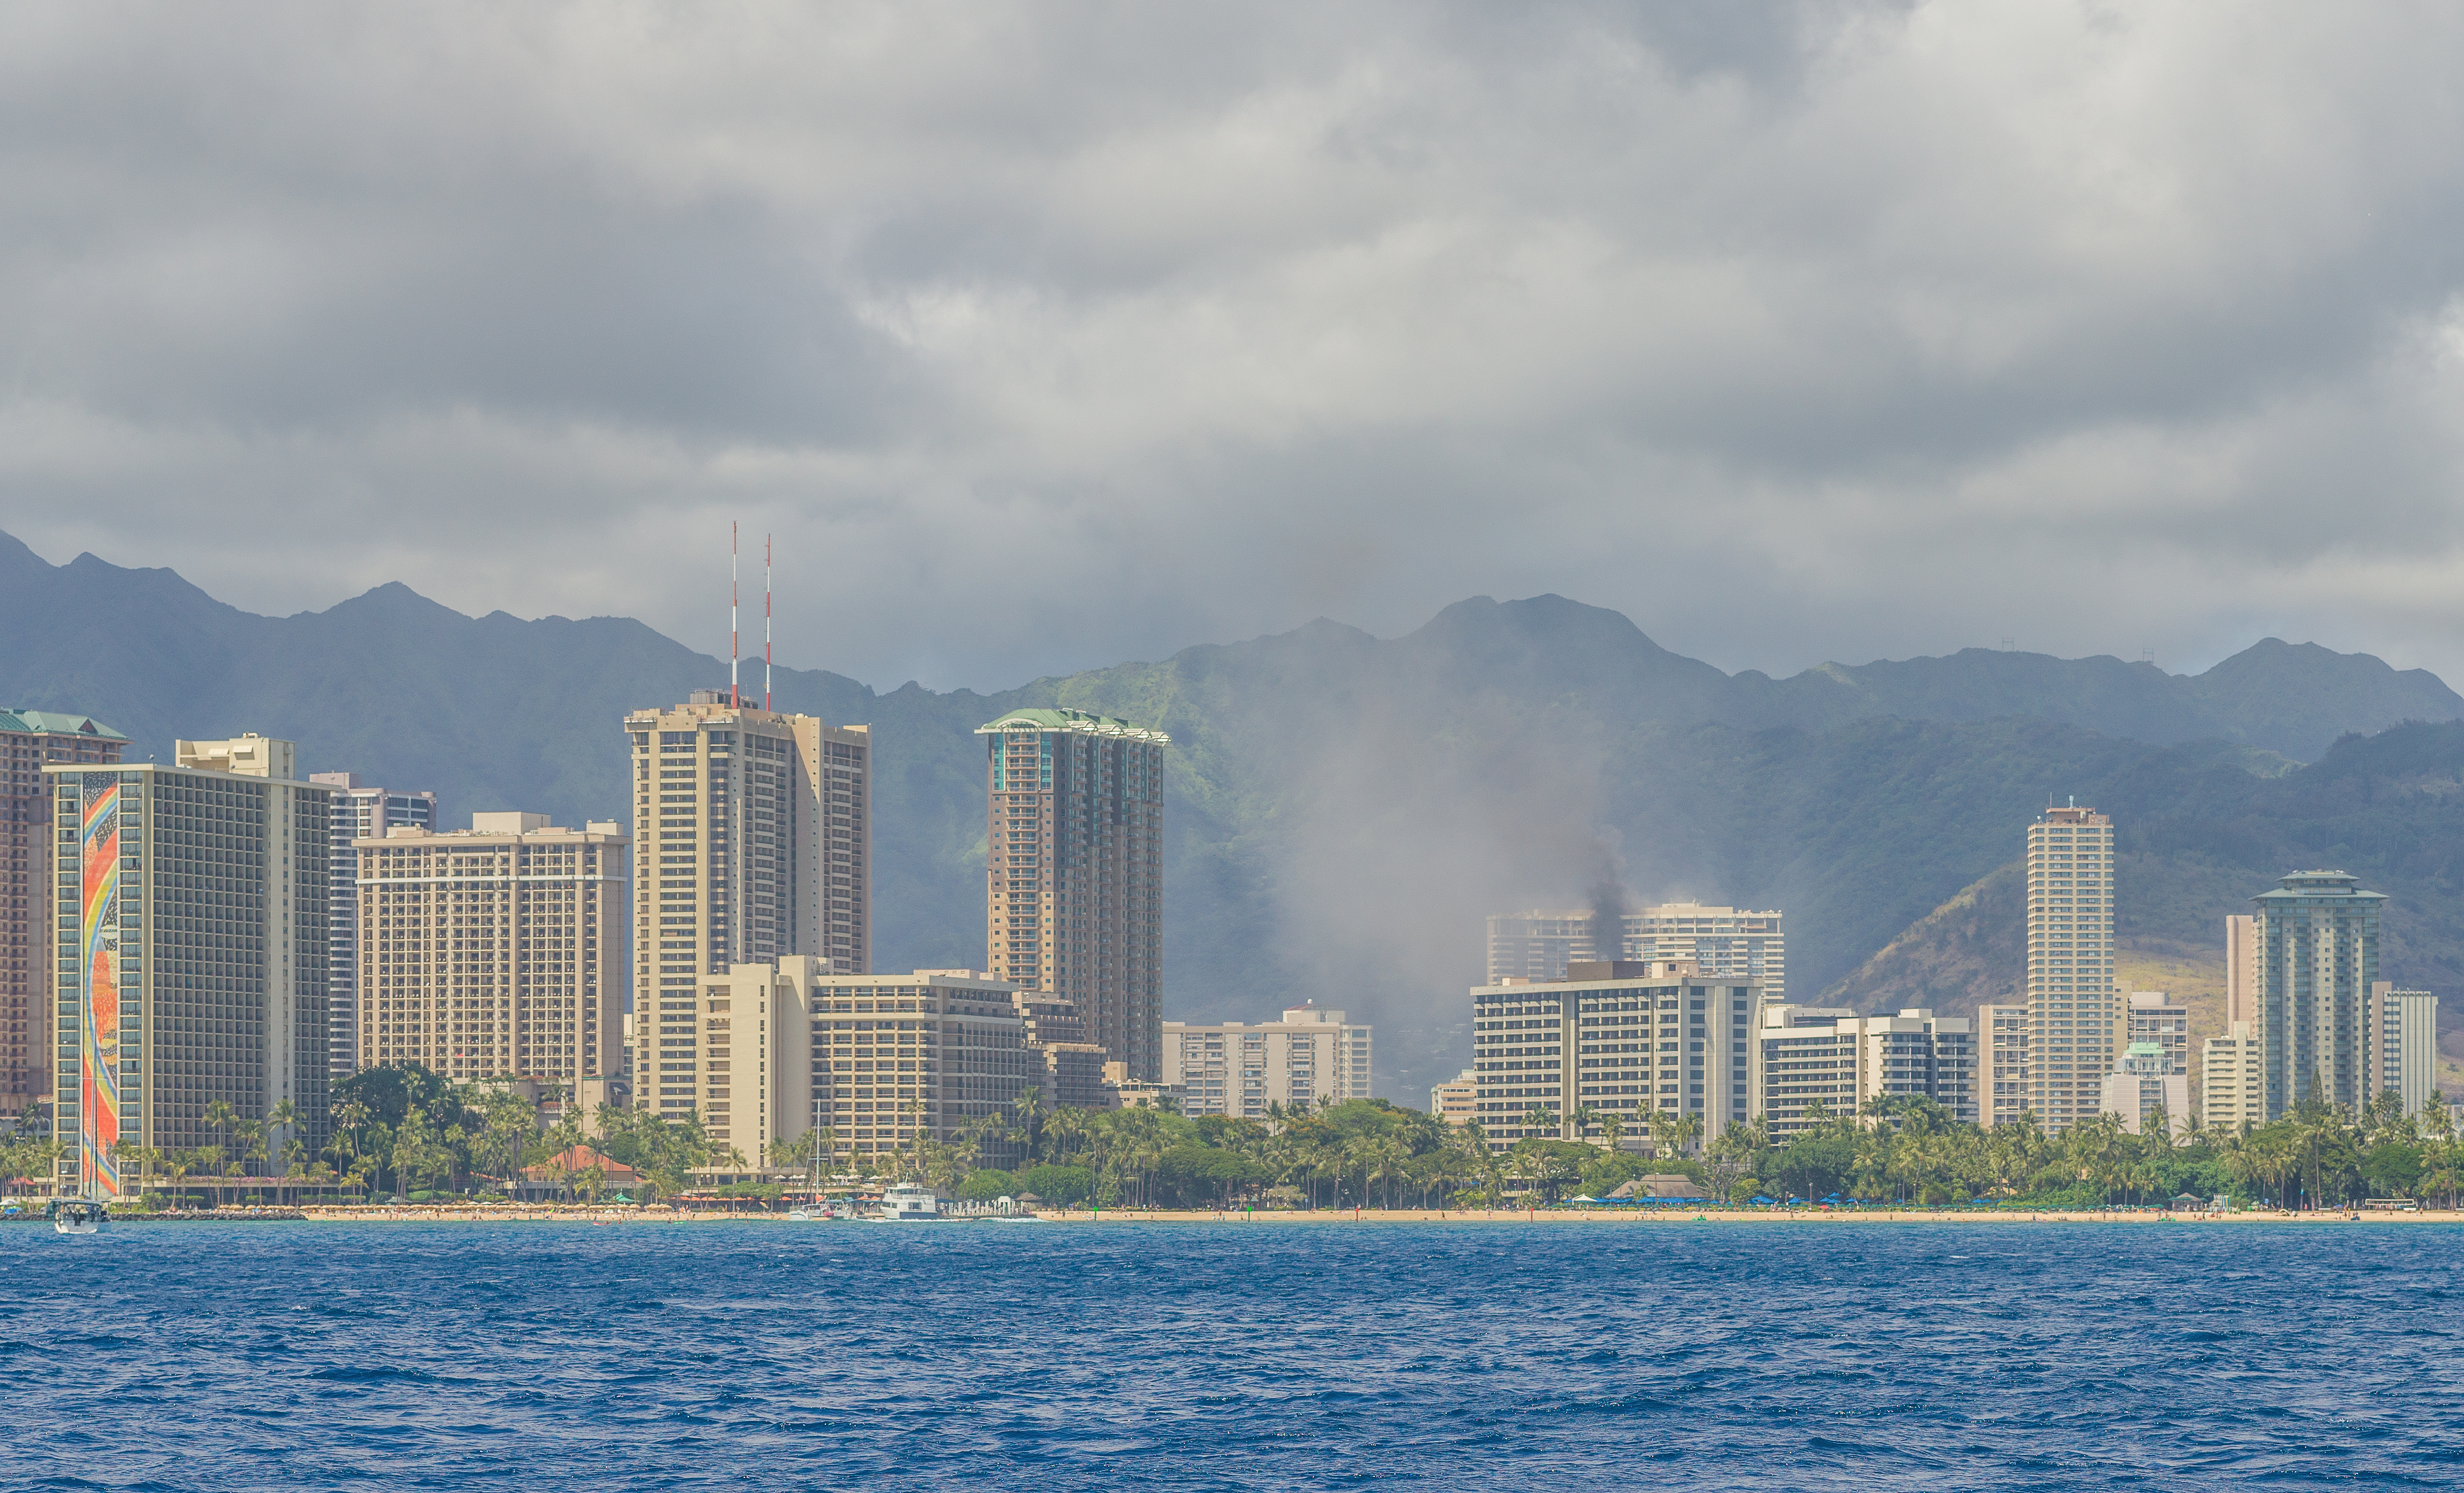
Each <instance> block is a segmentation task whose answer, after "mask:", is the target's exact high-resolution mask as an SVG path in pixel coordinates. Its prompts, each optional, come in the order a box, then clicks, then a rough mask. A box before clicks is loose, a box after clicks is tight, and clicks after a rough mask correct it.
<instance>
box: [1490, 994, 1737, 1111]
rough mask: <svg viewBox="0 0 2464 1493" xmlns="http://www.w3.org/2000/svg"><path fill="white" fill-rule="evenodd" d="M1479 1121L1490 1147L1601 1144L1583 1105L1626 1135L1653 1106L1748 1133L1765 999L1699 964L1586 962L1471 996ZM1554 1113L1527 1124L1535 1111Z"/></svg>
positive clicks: (1653, 1108)
mask: <svg viewBox="0 0 2464 1493" xmlns="http://www.w3.org/2000/svg"><path fill="white" fill-rule="evenodd" d="M1471 1000H1472V1075H1473V1078H1474V1080H1475V1082H1476V1083H1477V1085H1478V1097H1477V1098H1476V1099H1475V1101H1474V1103H1475V1104H1476V1106H1477V1109H1476V1112H1475V1114H1474V1118H1476V1119H1478V1120H1479V1121H1480V1124H1481V1128H1482V1130H1483V1131H1484V1132H1485V1134H1486V1135H1487V1137H1488V1144H1489V1148H1490V1149H1491V1150H1493V1151H1503V1150H1505V1149H1506V1148H1507V1146H1508V1145H1510V1144H1511V1143H1513V1142H1514V1141H1516V1140H1520V1139H1522V1138H1524V1137H1525V1136H1526V1135H1542V1136H1548V1137H1553V1138H1556V1139H1562V1140H1589V1141H1599V1140H1601V1139H1602V1138H1603V1137H1604V1134H1605V1129H1606V1128H1605V1127H1604V1126H1603V1125H1601V1124H1599V1123H1598V1122H1596V1121H1595V1122H1592V1123H1590V1124H1587V1125H1585V1126H1583V1127H1581V1129H1580V1131H1579V1133H1577V1130H1576V1125H1575V1117H1576V1114H1577V1112H1578V1111H1580V1110H1582V1109H1591V1110H1593V1111H1595V1113H1597V1114H1599V1115H1601V1116H1607V1115H1612V1114H1614V1115H1616V1116H1617V1119H1618V1120H1619V1121H1620V1122H1621V1123H1622V1124H1623V1125H1624V1127H1625V1128H1626V1129H1627V1130H1629V1131H1635V1130H1639V1128H1640V1127H1641V1126H1643V1125H1644V1124H1646V1123H1647V1122H1648V1119H1649V1116H1650V1114H1651V1112H1652V1111H1653V1110H1655V1109H1660V1110H1666V1111H1668V1112H1670V1113H1673V1114H1680V1115H1699V1116H1700V1117H1701V1118H1702V1121H1703V1135H1702V1139H1703V1140H1704V1141H1705V1143H1707V1142H1709V1141H1712V1140H1715V1139H1717V1138H1718V1137H1719V1136H1720V1134H1721V1133H1722V1132H1723V1131H1726V1130H1727V1128H1728V1127H1729V1126H1730V1125H1742V1124H1744V1123H1746V1120H1747V1118H1748V1116H1749V1107H1750V1106H1751V1104H1752V1087H1753V1085H1752V1071H1753V1062H1752V1059H1751V1057H1750V1056H1749V1045H1750V1040H1751V1036H1752V1031H1751V1027H1752V1022H1753V1017H1754V1011H1755V1008H1756V1007H1757V1006H1759V1005H1760V1004H1761V1002H1762V993H1761V991H1760V990H1759V989H1758V988H1757V987H1755V986H1753V985H1751V984H1747V983H1735V982H1724V981H1720V980H1716V979H1713V978H1712V977H1709V976H1706V975H1705V974H1704V973H1703V972H1702V971H1701V970H1699V969H1698V968H1696V966H1695V965H1694V964H1693V962H1692V961H1691V960H1685V959H1669V960H1661V961H1656V962H1654V963H1650V964H1644V963H1640V962H1627V961H1623V960H1618V961H1614V962H1613V961H1609V960H1577V961H1575V962H1574V963H1573V964H1571V965H1569V966H1567V969H1566V975H1565V977H1564V978H1563V979H1556V980H1507V981H1506V982H1504V983H1501V984H1495V985H1482V986H1478V987H1476V988H1474V989H1473V991H1472V992H1471ZM1535 1105H1536V1106H1538V1107H1539V1109H1541V1110H1542V1111H1543V1112H1545V1113H1547V1114H1548V1115H1550V1116H1551V1124H1550V1125H1548V1126H1546V1127H1543V1128H1537V1129H1534V1128H1530V1127H1527V1126H1526V1125H1525V1124H1524V1117H1525V1116H1526V1115H1528V1114H1529V1113H1530V1112H1531V1109H1532V1108H1533V1106H1535Z"/></svg>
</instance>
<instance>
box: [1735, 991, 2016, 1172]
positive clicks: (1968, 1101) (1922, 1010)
mask: <svg viewBox="0 0 2464 1493" xmlns="http://www.w3.org/2000/svg"><path fill="white" fill-rule="evenodd" d="M1754 1038H1755V1040H1754V1049H1755V1051H1754V1076H1753V1086H1754V1095H1753V1104H1754V1112H1755V1113H1756V1114H1758V1115H1760V1116H1761V1117H1762V1118H1763V1121H1764V1123H1765V1124H1766V1125H1767V1126H1769V1128H1770V1131H1771V1135H1772V1137H1773V1138H1774V1139H1784V1138H1785V1137H1788V1136H1791V1135H1794V1134H1796V1133H1797V1132H1799V1131H1808V1130H1814V1129H1816V1128H1818V1127H1819V1126H1820V1125H1821V1124H1822V1123H1823V1122H1824V1120H1825V1119H1826V1118H1828V1119H1833V1120H1836V1119H1839V1118H1841V1117H1843V1116H1847V1115H1856V1114H1862V1113H1863V1112H1864V1110H1865V1107H1866V1106H1867V1105H1868V1104H1869V1103H1871V1102H1873V1101H1876V1100H1890V1099H1929V1100H1931V1101H1933V1102H1934V1103H1935V1104H1938V1105H1940V1106H1942V1107H1943V1109H1946V1110H1947V1111H1948V1112H1949V1115H1950V1118H1951V1119H1952V1120H1953V1121H1955V1122H1957V1123H1960V1124H1965V1125H1973V1124H1975V1123H1977V1120H1978V1118H1979V1116H1980V1114H1981V1113H1982V1110H1981V1109H1980V1094H1981V1092H1982V1089H1983V1087H1984V1080H1983V1079H1982V1078H1981V1077H1980V1068H1981V1066H1982V1065H1981V1063H1980V1054H1979V1043H1978V1040H1977V1039H1978V1033H1977V1030H1976V1026H1975V1023H1974V1022H1972V1021H1969V1019H1968V1018H1966V1017H1949V1016H1936V1015H1935V1014H1934V1013H1933V1011H1932V1010H1931V1009H1929V1008H1927V1007H1924V1006H1911V1007H1909V1008H1907V1009H1905V1010H1903V1011H1901V1012H1899V1013H1898V1014H1896V1015H1893V1016H1859V1015H1857V1014H1856V1013H1855V1012H1853V1011H1849V1010H1845V1009H1842V1008H1839V1007H1826V1006H1794V1005H1787V1004H1778V1005H1766V1006H1764V1007H1763V1009H1762V1021H1761V1024H1760V1026H1759V1027H1758V1029H1757V1030H1756V1031H1755V1034H1754ZM1816 1105H1819V1106H1820V1109H1815V1106H1816Z"/></svg>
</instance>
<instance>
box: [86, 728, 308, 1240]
mask: <svg viewBox="0 0 2464 1493" xmlns="http://www.w3.org/2000/svg"><path fill="white" fill-rule="evenodd" d="M293 758H294V751H293V747H292V744H291V743H290V742H288V741H276V740H272V739H269V738H267V737H264V736H241V737H239V738H237V739H236V740H231V741H183V742H180V743H179V744H178V765H176V766H158V765H156V764H155V763H152V762H146V763H143V764H132V763H121V765H120V766H118V767H77V766H53V767H49V768H47V769H45V771H46V773H47V774H48V775H49V776H50V777H51V779H52V792H53V807H54V823H55V826H56V838H55V840H54V842H53V844H54V846H55V851H54V857H53V864H54V869H55V872H56V876H57V882H58V896H59V900H60V903H61V906H62V908H63V912H62V916H61V921H62V923H63V924H65V925H67V926H64V927H62V928H61V929H60V931H59V935H58V949H57V953H58V955H59V958H58V960H57V970H58V976H57V978H58V987H59V1006H58V1017H57V1021H58V1034H57V1046H58V1049H59V1054H60V1057H59V1063H58V1072H57V1075H56V1082H57V1084H58V1086H59V1088H58V1092H59V1095H60V1098H59V1101H58V1102H57V1103H56V1104H55V1106H54V1110H55V1120H54V1124H55V1131H54V1133H55V1134H57V1135H58V1136H59V1137H60V1138H61V1139H63V1140H68V1139H70V1138H71V1137H72V1136H74V1137H75V1146H74V1149H73V1150H72V1151H71V1152H70V1153H68V1155H67V1156H66V1157H64V1158H63V1162H62V1175H61V1180H62V1181H63V1182H67V1183H71V1184H74V1183H75V1182H76V1180H77V1177H78V1176H79V1175H88V1176H91V1177H93V1178H94V1179H95V1180H96V1182H97V1183H99V1186H98V1187H97V1188H96V1189H95V1191H96V1192H97V1193H99V1195H100V1196H103V1197H119V1196H121V1194H123V1193H124V1192H127V1191H132V1190H134V1186H135V1183H136V1182H137V1180H138V1179H137V1178H136V1177H134V1176H124V1175H123V1168H124V1167H125V1166H126V1165H127V1162H126V1161H125V1159H124V1153H122V1152H121V1150H120V1149H119V1148H120V1147H121V1143H122V1142H126V1143H129V1144H131V1145H133V1146H135V1147H138V1148H143V1149H144V1150H151V1151H165V1152H167V1151H185V1150H191V1149H193V1148H196V1147H199V1146H207V1145H217V1144H222V1143H224V1142H225V1141H227V1140H228V1138H229V1137H227V1136H225V1135H223V1134H221V1133H219V1132H217V1131H215V1130H214V1129H213V1127H212V1126H211V1124H210V1123H209V1121H208V1120H207V1118H206V1111H207V1109H208V1108H209V1107H210V1106H211V1105H213V1104H214V1103H215V1102H217V1101H220V1102H221V1103H223V1104H227V1105H229V1106H230V1107H231V1110H232V1111H233V1113H235V1114H236V1115H237V1116H238V1117H239V1118H240V1119H242V1120H253V1121H258V1122H262V1123H264V1124H265V1125H266V1126H267V1131H268V1133H267V1141H268V1145H267V1153H268V1154H267V1157H266V1160H265V1163H264V1164H265V1165H266V1166H267V1167H269V1168H270V1169H271V1170H272V1171H273V1172H275V1173H276V1174H279V1173H280V1172H281V1171H282V1170H283V1166H284V1163H285V1161H287V1160H288V1159H289V1158H288V1157H286V1156H285V1154H284V1152H285V1150H286V1149H287V1148H288V1147H289V1145H290V1144H291V1143H292V1142H293V1141H297V1142H299V1143H301V1144H302V1145H304V1146H305V1147H306V1148H307V1154H308V1155H310V1156H313V1155H315V1154H316V1152H317V1150H318V1148H319V1147H321V1146H323V1145H324V1143H325V1134H326V1124H325V1099H326V1077H327V1059H326V1042H325V877H326V867H327V865H328V854H327V839H326V801H327V797H328V795H329V793H330V791H331V790H329V789H326V788H324V787H321V786H319V785H316V784H311V783H305V782H300V781H298V780H297V777H296V775H295V774H294V772H293V771H292V766H293ZM72 903H74V904H76V905H77V909H78V911H77V914H76V915H75V916H74V917H72V916H70V915H69V914H68V913H67V912H66V911H65V910H66V908H67V907H68V906H69V905H70V904H72ZM286 1104H287V1105H288V1107H289V1108H288V1109H285V1108H284V1107H285V1105H286ZM285 1115H288V1116H289V1117H290V1118H289V1124H288V1126H287V1128H286V1127H285V1126H284V1124H283V1123H282V1122H283V1118H284V1116H285Z"/></svg>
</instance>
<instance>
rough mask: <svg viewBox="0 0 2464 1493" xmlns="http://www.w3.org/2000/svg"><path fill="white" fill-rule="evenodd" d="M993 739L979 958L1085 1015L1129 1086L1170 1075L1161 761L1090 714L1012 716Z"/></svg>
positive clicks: (1090, 1034) (1093, 1037) (983, 729)
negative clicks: (1166, 1069)
mask: <svg viewBox="0 0 2464 1493" xmlns="http://www.w3.org/2000/svg"><path fill="white" fill-rule="evenodd" d="M976 735H978V736H982V737H983V738H984V740H985V764H984V780H985V788H986V800H987V802H986V809H987V815H986V817H987V820H988V825H987V828H986V831H985V841H984V843H985V855H984V882H985V887H984V958H985V964H986V967H987V968H989V969H990V970H991V971H992V974H993V977H994V978H996V979H1001V980H1006V981H1008V982H1009V983H1011V984H1013V985H1016V986H1018V987H1020V988H1021V989H1024V990H1042V991H1047V992H1049V993H1051V994H1053V995H1055V996H1059V997H1060V998H1062V999H1066V1000H1069V1001H1071V1002H1073V1003H1075V1004H1076V1006H1077V1007H1078V1014H1079V1016H1080V1017H1081V1019H1082V1020H1084V1021H1085V1022H1086V1027H1087V1040H1088V1041H1089V1042H1092V1043H1097V1044H1098V1045H1100V1046H1102V1047H1103V1049H1104V1051H1105V1053H1106V1054H1107V1056H1108V1057H1109V1058H1110V1059H1111V1061H1112V1062H1114V1063H1121V1064H1126V1065H1128V1068H1129V1074H1130V1076H1131V1077H1132V1078H1136V1079H1144V1080H1147V1081H1149V1082H1154V1081H1155V1080H1156V1079H1159V1078H1160V1077H1161V1076H1162V1072H1163V749H1164V748H1165V747H1167V746H1169V745H1171V744H1172V737H1170V736H1166V735H1165V734H1164V733H1162V732H1160V731H1154V730H1150V729H1148V728H1147V727H1144V726H1133V725H1132V724H1130V723H1129V722H1128V721H1125V720H1114V719H1112V718H1111V717H1110V716H1105V715H1091V714H1088V713H1087V712H1085V711H1073V710H1024V711H1013V712H1011V713H1010V714H1006V715H1003V716H1001V718H1000V719H999V720H994V721H989V722H986V723H985V724H984V725H981V726H979V727H977V728H976Z"/></svg>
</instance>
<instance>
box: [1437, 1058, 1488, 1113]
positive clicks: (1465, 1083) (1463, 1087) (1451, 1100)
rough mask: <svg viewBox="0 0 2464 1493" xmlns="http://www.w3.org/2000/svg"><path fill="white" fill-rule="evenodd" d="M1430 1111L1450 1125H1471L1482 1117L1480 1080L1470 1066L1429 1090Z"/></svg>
mask: <svg viewBox="0 0 2464 1493" xmlns="http://www.w3.org/2000/svg"><path fill="white" fill-rule="evenodd" d="M1429 1112H1430V1113H1431V1114H1434V1115H1436V1116H1437V1117H1438V1118H1439V1119H1441V1120H1443V1121H1445V1122H1446V1123H1447V1124H1448V1125H1469V1124H1470V1123H1471V1122H1472V1121H1474V1120H1476V1119H1478V1118H1480V1080H1479V1078H1478V1077H1477V1076H1476V1075H1475V1074H1474V1073H1473V1071H1472V1070H1471V1069H1470V1068H1465V1069H1463V1071H1462V1072H1461V1073H1458V1074H1456V1075H1455V1076H1454V1077H1452V1078H1450V1079H1447V1080H1446V1081H1445V1082H1444V1083H1442V1084H1439V1085H1437V1086H1435V1087H1432V1088H1430V1090H1429Z"/></svg>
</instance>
